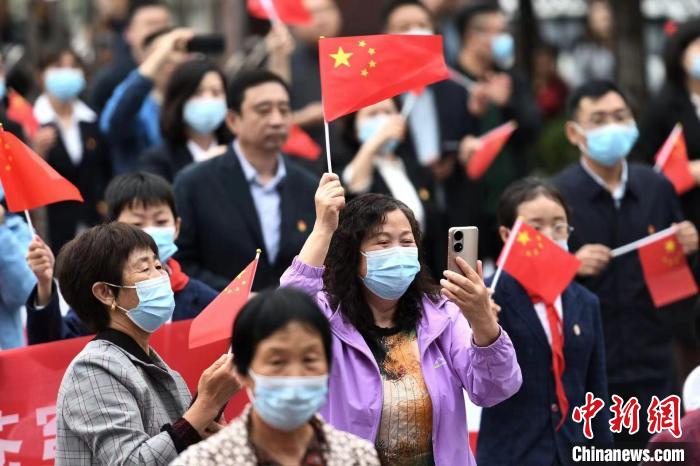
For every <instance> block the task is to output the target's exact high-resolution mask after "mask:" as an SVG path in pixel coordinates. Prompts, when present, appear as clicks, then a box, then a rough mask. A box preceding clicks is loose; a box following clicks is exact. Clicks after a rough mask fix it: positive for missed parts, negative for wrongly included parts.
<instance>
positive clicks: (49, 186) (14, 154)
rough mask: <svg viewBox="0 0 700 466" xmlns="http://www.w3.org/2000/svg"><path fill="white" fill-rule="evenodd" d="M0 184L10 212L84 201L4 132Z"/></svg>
mask: <svg viewBox="0 0 700 466" xmlns="http://www.w3.org/2000/svg"><path fill="white" fill-rule="evenodd" d="M0 181H2V186H3V188H4V189H5V198H6V199H7V207H8V208H9V210H10V212H19V211H22V210H31V209H35V208H37V207H41V206H45V205H48V204H53V203H54V202H61V201H80V202H83V197H82V196H81V195H80V191H78V188H76V187H75V186H73V185H72V184H71V183H70V182H69V181H68V180H66V179H65V178H63V177H62V176H61V175H59V174H58V173H57V172H56V170H54V169H53V168H51V166H50V165H49V164H48V163H46V161H44V159H42V158H41V157H39V156H38V155H37V154H35V153H34V151H32V150H31V149H30V148H29V147H27V146H26V145H24V143H23V142H22V141H20V140H19V139H18V138H17V137H16V136H15V135H14V134H12V133H10V132H8V131H4V130H0Z"/></svg>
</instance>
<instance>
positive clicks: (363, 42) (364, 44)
mask: <svg viewBox="0 0 700 466" xmlns="http://www.w3.org/2000/svg"><path fill="white" fill-rule="evenodd" d="M357 45H359V46H360V47H364V46H366V45H367V42H365V41H364V40H361V41H360V42H359V43H358V44H357Z"/></svg>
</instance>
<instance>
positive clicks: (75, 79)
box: [45, 68, 85, 102]
mask: <svg viewBox="0 0 700 466" xmlns="http://www.w3.org/2000/svg"><path fill="white" fill-rule="evenodd" d="M45 85H46V90H47V91H48V92H49V94H51V95H52V96H54V97H56V98H57V99H58V100H61V101H63V102H68V101H70V100H73V99H75V98H76V97H77V96H78V94H80V93H81V92H82V91H83V89H85V76H84V75H83V72H82V71H81V70H79V69H77V68H52V69H50V70H48V71H47V72H46V80H45Z"/></svg>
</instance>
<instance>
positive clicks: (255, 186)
mask: <svg viewBox="0 0 700 466" xmlns="http://www.w3.org/2000/svg"><path fill="white" fill-rule="evenodd" d="M233 150H234V152H235V153H236V157H238V162H239V163H240V164H241V168H242V169H243V175H244V176H245V179H246V180H247V181H248V186H249V188H250V195H251V196H252V197H253V203H254V204H255V210H256V211H257V212H258V218H259V219H260V228H261V229H262V234H263V241H264V242H265V251H266V252H267V257H269V262H270V263H271V264H273V263H274V262H275V260H276V259H277V253H279V247H280V231H281V226H282V210H281V201H282V198H281V196H280V193H279V190H278V187H279V184H280V183H281V182H282V180H283V179H284V178H285V177H286V176H287V169H286V167H285V166H284V160H283V159H282V156H280V155H278V156H277V173H275V176H274V177H273V178H272V179H271V180H270V181H268V182H267V183H266V184H264V185H263V184H262V183H261V182H260V176H259V174H258V171H257V170H256V169H255V167H253V166H252V165H251V164H250V162H248V160H247V159H246V158H245V156H244V155H243V152H242V151H241V146H240V144H239V143H238V140H237V139H236V140H235V141H233Z"/></svg>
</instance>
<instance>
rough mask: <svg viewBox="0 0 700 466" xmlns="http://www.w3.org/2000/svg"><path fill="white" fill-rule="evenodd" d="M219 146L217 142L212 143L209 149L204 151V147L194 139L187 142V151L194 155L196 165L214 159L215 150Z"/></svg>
mask: <svg viewBox="0 0 700 466" xmlns="http://www.w3.org/2000/svg"><path fill="white" fill-rule="evenodd" d="M218 146H219V145H218V144H217V143H216V141H212V142H211V144H210V145H209V147H207V148H206V149H202V146H200V145H199V144H197V143H196V142H194V141H193V140H192V139H189V140H187V150H189V151H190V154H192V160H194V161H195V163H196V162H203V161H205V160H208V159H210V158H212V157H213V156H214V155H215V152H214V150H215V149H216V148H217V147H218Z"/></svg>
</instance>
